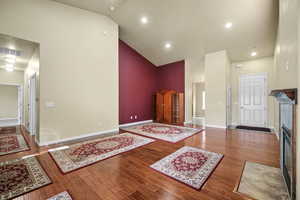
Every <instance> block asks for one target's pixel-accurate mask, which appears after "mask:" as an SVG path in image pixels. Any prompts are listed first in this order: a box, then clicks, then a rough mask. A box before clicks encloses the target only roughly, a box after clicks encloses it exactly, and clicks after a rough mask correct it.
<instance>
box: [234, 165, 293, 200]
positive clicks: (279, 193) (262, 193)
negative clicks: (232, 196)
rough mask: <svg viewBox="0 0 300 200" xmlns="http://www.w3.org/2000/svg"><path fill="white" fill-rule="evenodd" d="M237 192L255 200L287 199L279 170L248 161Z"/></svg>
mask: <svg viewBox="0 0 300 200" xmlns="http://www.w3.org/2000/svg"><path fill="white" fill-rule="evenodd" d="M237 192H238V193H241V194H243V195H246V196H247V197H251V198H254V199H257V200H288V199H289V195H288V192H287V189H286V186H285V183H284V180H283V178H282V175H281V171H280V169H279V168H275V167H270V166H267V165H262V164H258V163H253V162H248V161H247V162H246V163H245V166H244V171H243V174H242V177H241V180H240V184H239V187H238V190H237Z"/></svg>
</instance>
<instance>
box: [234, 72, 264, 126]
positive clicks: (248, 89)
mask: <svg viewBox="0 0 300 200" xmlns="http://www.w3.org/2000/svg"><path fill="white" fill-rule="evenodd" d="M239 101H240V125H244V126H255V127H267V74H265V73H263V74H253V75H251V74H250V75H241V76H240V91H239Z"/></svg>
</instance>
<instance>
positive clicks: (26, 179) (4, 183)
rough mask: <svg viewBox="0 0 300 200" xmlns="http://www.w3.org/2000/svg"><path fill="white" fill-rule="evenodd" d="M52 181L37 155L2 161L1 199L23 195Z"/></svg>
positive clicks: (0, 167)
mask: <svg viewBox="0 0 300 200" xmlns="http://www.w3.org/2000/svg"><path fill="white" fill-rule="evenodd" d="M50 183H51V180H50V178H49V177H48V176H47V174H46V173H45V171H44V170H43V168H42V167H41V165H40V164H39V162H38V160H37V159H36V158H35V157H30V158H26V159H17V160H12V161H6V162H1V163H0V199H2V200H6V199H11V198H15V197H17V196H20V195H23V194H25V193H27V192H30V191H33V190H35V189H38V188H40V187H43V186H45V185H48V184H50Z"/></svg>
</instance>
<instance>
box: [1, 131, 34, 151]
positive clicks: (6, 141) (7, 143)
mask: <svg viewBox="0 0 300 200" xmlns="http://www.w3.org/2000/svg"><path fill="white" fill-rule="evenodd" d="M29 149H30V148H29V147H28V145H27V143H26V141H25V139H24V136H23V135H22V134H3V135H2V134H0V156H3V155H7V154H10V153H17V152H21V151H27V150H29Z"/></svg>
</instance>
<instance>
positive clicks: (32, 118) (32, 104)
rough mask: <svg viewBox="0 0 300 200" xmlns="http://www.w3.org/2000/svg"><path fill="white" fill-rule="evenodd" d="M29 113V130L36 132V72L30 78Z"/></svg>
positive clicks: (33, 133) (32, 132)
mask: <svg viewBox="0 0 300 200" xmlns="http://www.w3.org/2000/svg"><path fill="white" fill-rule="evenodd" d="M28 92H29V95H28V114H29V119H28V122H29V127H28V130H29V132H30V134H31V135H35V134H36V74H33V75H32V76H31V77H30V78H29V83H28Z"/></svg>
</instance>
